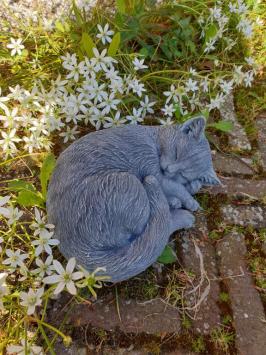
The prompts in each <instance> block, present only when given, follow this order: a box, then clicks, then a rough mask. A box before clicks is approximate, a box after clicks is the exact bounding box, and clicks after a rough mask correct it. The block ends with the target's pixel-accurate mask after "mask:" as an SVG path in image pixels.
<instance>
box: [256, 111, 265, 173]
mask: <svg viewBox="0 0 266 355" xmlns="http://www.w3.org/2000/svg"><path fill="white" fill-rule="evenodd" d="M255 125H256V128H257V130H258V146H259V151H258V155H259V158H260V163H261V165H262V167H263V169H264V170H265V171H266V115H265V114H264V115H261V116H260V117H258V119H256V121H255Z"/></svg>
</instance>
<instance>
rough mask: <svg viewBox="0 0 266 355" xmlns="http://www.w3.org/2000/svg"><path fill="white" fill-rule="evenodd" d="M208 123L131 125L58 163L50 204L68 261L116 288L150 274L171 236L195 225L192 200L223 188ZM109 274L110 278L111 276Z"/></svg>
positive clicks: (80, 146)
mask: <svg viewBox="0 0 266 355" xmlns="http://www.w3.org/2000/svg"><path fill="white" fill-rule="evenodd" d="M204 129H205V120H204V118H203V117H197V118H195V119H191V120H189V121H187V122H185V123H184V124H182V125H172V126H140V125H126V126H122V127H116V128H109V129H106V130H102V131H97V132H93V133H89V134H87V135H86V136H84V137H82V138H80V139H78V140H77V141H75V142H74V143H73V144H71V145H70V146H69V147H68V148H67V149H66V150H65V151H64V152H63V153H61V155H60V156H59V158H58V160H57V164H56V167H55V170H54V172H53V174H52V177H51V180H50V183H49V187H48V196H47V209H48V217H49V222H50V223H53V224H54V225H55V237H56V238H58V239H59V240H60V245H59V247H60V250H61V252H62V253H63V255H64V256H65V257H66V258H70V257H73V256H74V257H75V258H76V260H77V263H78V264H80V265H82V266H83V267H84V268H85V269H87V270H88V271H93V270H95V269H96V267H105V268H106V275H108V276H110V281H112V282H118V281H122V280H126V279H128V278H130V277H132V276H134V275H137V274H138V273H140V272H142V271H144V270H145V269H146V268H147V267H149V266H150V265H151V264H152V263H154V262H155V261H156V260H157V258H158V257H159V256H160V254H161V253H162V251H163V249H164V248H165V246H166V244H167V242H168V240H169V237H170V235H171V234H172V233H173V232H174V231H176V230H178V229H182V228H189V227H191V226H192V225H193V223H194V216H193V214H192V213H191V212H189V211H188V210H190V211H196V210H197V209H198V208H199V204H198V203H197V201H196V200H195V199H194V198H193V197H192V195H193V194H194V193H196V192H197V191H198V190H199V189H200V188H201V187H202V186H203V185H213V184H219V183H220V182H219V180H218V178H217V176H216V174H215V172H214V170H213V166H212V160H211V152H210V147H209V144H208V141H207V139H206V138H205V135H204ZM103 274H104V273H103Z"/></svg>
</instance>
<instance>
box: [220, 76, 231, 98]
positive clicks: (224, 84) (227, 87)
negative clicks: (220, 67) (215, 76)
mask: <svg viewBox="0 0 266 355" xmlns="http://www.w3.org/2000/svg"><path fill="white" fill-rule="evenodd" d="M233 86H234V81H233V80H230V81H225V80H223V79H222V80H221V81H220V87H221V89H222V90H223V92H224V93H225V94H229V93H230V92H231V91H232V90H233Z"/></svg>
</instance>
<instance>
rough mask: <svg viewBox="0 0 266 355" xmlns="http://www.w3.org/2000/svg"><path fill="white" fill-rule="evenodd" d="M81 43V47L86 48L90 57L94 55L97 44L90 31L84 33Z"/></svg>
mask: <svg viewBox="0 0 266 355" xmlns="http://www.w3.org/2000/svg"><path fill="white" fill-rule="evenodd" d="M80 44H81V47H82V48H83V49H84V50H85V52H86V54H87V56H88V58H92V57H94V54H93V50H92V49H93V48H96V44H95V43H94V42H93V40H92V38H91V36H90V35H89V34H88V33H86V32H83V33H82V37H81V42H80Z"/></svg>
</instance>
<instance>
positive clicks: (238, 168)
mask: <svg viewBox="0 0 266 355" xmlns="http://www.w3.org/2000/svg"><path fill="white" fill-rule="evenodd" d="M212 159H213V166H214V169H215V171H216V172H217V173H226V174H232V175H235V174H241V175H254V170H253V169H252V168H251V167H250V166H249V164H247V163H246V162H244V161H243V160H242V161H241V159H238V158H236V157H233V156H230V155H223V154H221V153H218V152H215V153H214V154H212Z"/></svg>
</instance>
